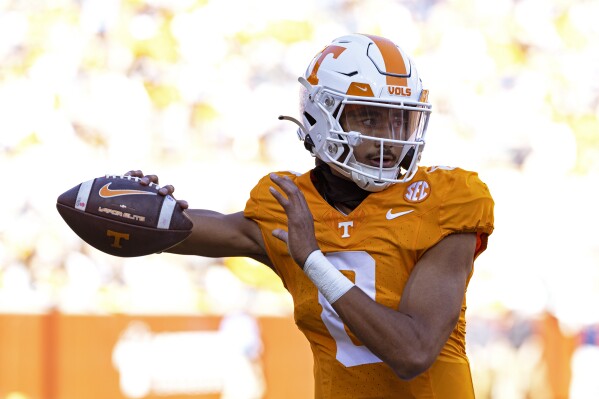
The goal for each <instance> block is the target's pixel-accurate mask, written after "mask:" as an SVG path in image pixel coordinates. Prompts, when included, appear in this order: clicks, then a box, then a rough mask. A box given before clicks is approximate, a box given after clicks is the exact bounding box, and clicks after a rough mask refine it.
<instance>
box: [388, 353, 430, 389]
mask: <svg viewBox="0 0 599 399" xmlns="http://www.w3.org/2000/svg"><path fill="white" fill-rule="evenodd" d="M435 359H436V356H435V355H433V354H432V353H430V352H429V351H426V350H424V349H422V348H420V349H416V348H414V349H412V350H410V352H409V353H407V354H404V355H403V356H402V357H401V359H396V360H394V361H393V360H392V361H391V362H389V365H390V366H391V368H392V369H393V372H394V373H395V375H397V376H398V377H399V378H400V379H402V380H405V381H409V380H411V379H413V378H415V377H417V376H419V375H420V374H422V373H424V372H425V371H426V370H428V369H429V368H430V367H431V366H432V365H433V363H434V362H435Z"/></svg>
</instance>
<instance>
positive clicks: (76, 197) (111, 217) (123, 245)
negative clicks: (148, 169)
mask: <svg viewBox="0 0 599 399" xmlns="http://www.w3.org/2000/svg"><path fill="white" fill-rule="evenodd" d="M139 181H140V179H139V178H137V177H131V176H114V175H106V176H103V177H97V178H95V179H92V180H88V181H86V182H83V183H81V184H79V185H77V186H75V187H73V188H71V189H70V190H68V191H66V192H64V193H63V194H61V195H60V196H59V197H58V199H57V200H56V208H57V209H58V212H59V213H60V216H62V218H63V219H64V221H65V222H66V223H67V224H68V225H69V227H70V228H71V229H72V230H73V231H74V232H75V233H76V234H77V235H78V236H79V237H81V238H82V239H83V240H84V241H85V242H87V243H88V244H89V245H91V246H93V247H94V248H96V249H99V250H100V251H103V252H106V253H108V254H110V255H115V256H122V257H132V256H142V255H149V254H153V253H156V252H162V251H164V250H166V249H168V248H170V247H172V246H174V245H176V244H178V243H180V242H181V241H183V240H184V239H185V238H187V236H189V234H191V229H192V227H193V223H192V221H191V220H190V219H189V217H188V216H187V215H186V214H185V211H184V210H183V209H182V208H181V207H180V206H179V205H178V204H177V201H176V200H175V199H174V198H173V197H172V196H170V195H166V196H164V195H160V194H159V193H158V190H159V189H160V187H159V186H158V185H157V184H154V183H150V184H149V185H147V186H142V185H141V184H140V183H139Z"/></svg>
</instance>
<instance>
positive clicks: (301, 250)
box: [270, 173, 320, 268]
mask: <svg viewBox="0 0 599 399" xmlns="http://www.w3.org/2000/svg"><path fill="white" fill-rule="evenodd" d="M270 179H271V180H272V181H273V183H275V184H276V185H277V186H278V187H279V188H280V189H281V190H282V191H283V193H285V195H286V196H287V198H285V196H284V195H283V194H281V193H280V192H279V191H277V190H276V189H275V188H274V187H271V188H270V193H271V194H272V196H273V197H275V199H276V200H277V201H278V202H279V204H281V206H282V207H283V209H284V210H285V213H286V214H287V229H288V231H285V230H283V229H274V230H273V231H272V235H273V236H275V237H276V238H278V239H279V240H281V241H284V242H285V243H286V244H287V249H288V251H289V254H290V255H291V257H292V258H293V260H295V262H296V263H297V264H298V265H299V266H300V267H301V268H303V267H304V263H306V259H307V258H308V255H310V254H311V253H312V252H314V251H316V250H318V249H320V248H319V247H318V243H317V242H316V236H315V234H314V219H313V218H312V213H311V212H310V208H308V203H307V202H306V198H305V197H304V194H303V193H302V192H301V191H300V189H299V188H298V187H297V186H296V185H295V184H294V183H293V181H291V179H290V178H288V177H286V176H278V175H276V174H274V173H271V174H270Z"/></svg>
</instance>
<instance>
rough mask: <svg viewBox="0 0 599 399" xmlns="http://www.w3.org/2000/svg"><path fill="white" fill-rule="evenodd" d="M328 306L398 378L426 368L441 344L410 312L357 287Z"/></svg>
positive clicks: (435, 355) (411, 375)
mask: <svg viewBox="0 0 599 399" xmlns="http://www.w3.org/2000/svg"><path fill="white" fill-rule="evenodd" d="M332 306H333V308H334V309H335V311H336V312H337V314H338V315H339V316H340V317H341V319H342V320H343V322H344V323H345V325H346V326H347V327H348V328H349V329H350V330H351V331H352V333H354V334H355V335H356V337H357V338H358V339H359V340H360V341H361V342H362V343H363V344H364V345H365V346H366V347H368V349H370V351H371V352H373V353H374V354H375V355H377V356H378V357H379V358H380V359H381V360H383V361H384V362H385V363H387V364H388V365H389V366H390V367H391V368H392V369H393V371H394V372H395V373H396V374H397V375H398V376H399V377H400V378H403V379H411V378H413V377H415V376H416V375H418V374H420V373H422V372H423V371H425V370H426V369H428V368H429V367H430V365H431V364H432V363H433V362H434V360H435V359H436V358H437V356H438V354H439V351H440V350H441V347H442V345H441V346H439V345H438V344H437V345H435V344H433V343H432V342H431V341H432V340H428V339H426V337H425V335H423V334H422V333H421V329H422V327H423V326H419V325H418V321H417V320H415V319H414V318H413V317H412V316H410V315H408V314H405V313H402V312H400V311H397V310H394V309H390V308H388V307H386V306H384V305H381V304H379V303H377V302H375V301H373V300H372V299H371V298H370V297H368V296H367V295H366V294H365V293H364V292H363V291H362V290H360V289H359V288H357V287H354V288H352V289H351V290H349V291H348V292H347V293H346V294H345V295H343V296H342V297H341V298H339V299H338V300H337V301H336V302H335V303H334V304H333V305H332ZM446 338H447V337H446ZM446 338H445V339H446Z"/></svg>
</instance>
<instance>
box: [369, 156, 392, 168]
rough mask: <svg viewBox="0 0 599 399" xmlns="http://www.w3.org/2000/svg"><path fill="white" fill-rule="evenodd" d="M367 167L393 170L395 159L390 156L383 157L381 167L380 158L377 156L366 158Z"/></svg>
mask: <svg viewBox="0 0 599 399" xmlns="http://www.w3.org/2000/svg"><path fill="white" fill-rule="evenodd" d="M368 164H369V166H374V167H377V168H378V167H381V166H382V167H383V168H393V167H395V166H396V165H397V157H395V156H394V155H392V154H388V155H383V162H382V165H381V157H380V156H379V155H378V154H377V155H376V156H372V157H370V158H368Z"/></svg>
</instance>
